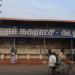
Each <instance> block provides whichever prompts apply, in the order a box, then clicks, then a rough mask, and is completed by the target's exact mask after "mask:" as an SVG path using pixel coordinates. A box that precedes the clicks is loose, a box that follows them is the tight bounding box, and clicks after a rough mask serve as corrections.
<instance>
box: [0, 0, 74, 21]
mask: <svg viewBox="0 0 75 75" xmlns="http://www.w3.org/2000/svg"><path fill="white" fill-rule="evenodd" d="M0 3H1V5H2V6H1V7H0V10H1V11H2V13H0V18H4V17H5V18H20V19H57V20H75V0H2V2H0Z"/></svg>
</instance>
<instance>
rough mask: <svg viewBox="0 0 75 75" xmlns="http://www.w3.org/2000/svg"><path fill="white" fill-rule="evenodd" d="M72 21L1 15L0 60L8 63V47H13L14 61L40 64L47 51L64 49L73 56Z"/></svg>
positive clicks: (45, 57)
mask: <svg viewBox="0 0 75 75" xmlns="http://www.w3.org/2000/svg"><path fill="white" fill-rule="evenodd" d="M74 24H75V22H70V21H48V20H10V19H0V59H1V63H7V64H8V63H11V54H12V53H11V49H12V48H15V49H16V59H17V62H16V63H20V64H21V63H22V64H27V63H28V64H30V63H31V64H40V63H41V64H42V63H43V60H45V61H48V51H49V50H52V51H55V52H56V53H57V54H58V53H59V52H60V51H61V50H62V49H64V53H65V54H66V55H67V56H68V58H70V59H72V60H74V54H75V46H74V45H75V25H74Z"/></svg>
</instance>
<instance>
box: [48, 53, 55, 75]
mask: <svg viewBox="0 0 75 75" xmlns="http://www.w3.org/2000/svg"><path fill="white" fill-rule="evenodd" d="M55 63H56V55H55V53H54V52H53V53H52V54H51V55H50V56H49V70H48V72H49V73H51V74H52V75H54V72H55V69H56V65H55Z"/></svg>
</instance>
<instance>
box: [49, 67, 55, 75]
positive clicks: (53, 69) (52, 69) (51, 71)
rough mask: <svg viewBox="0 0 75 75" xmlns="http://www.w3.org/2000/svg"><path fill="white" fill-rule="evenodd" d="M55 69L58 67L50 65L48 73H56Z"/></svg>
mask: <svg viewBox="0 0 75 75" xmlns="http://www.w3.org/2000/svg"><path fill="white" fill-rule="evenodd" d="M55 70H56V67H49V68H48V75H54V74H55Z"/></svg>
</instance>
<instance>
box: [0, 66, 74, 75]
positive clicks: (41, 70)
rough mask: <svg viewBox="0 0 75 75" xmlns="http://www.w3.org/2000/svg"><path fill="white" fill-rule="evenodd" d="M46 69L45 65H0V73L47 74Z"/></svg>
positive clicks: (1, 74) (14, 74) (2, 74)
mask: <svg viewBox="0 0 75 75" xmlns="http://www.w3.org/2000/svg"><path fill="white" fill-rule="evenodd" d="M47 70H48V66H47V65H0V75H47V74H48V73H47ZM73 74H74V71H73ZM73 74H72V75H73Z"/></svg>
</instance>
